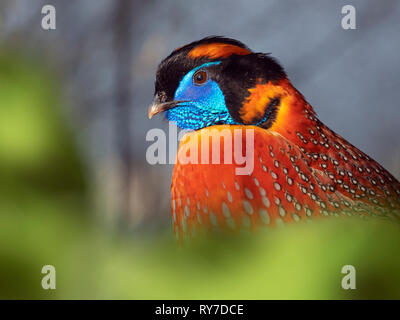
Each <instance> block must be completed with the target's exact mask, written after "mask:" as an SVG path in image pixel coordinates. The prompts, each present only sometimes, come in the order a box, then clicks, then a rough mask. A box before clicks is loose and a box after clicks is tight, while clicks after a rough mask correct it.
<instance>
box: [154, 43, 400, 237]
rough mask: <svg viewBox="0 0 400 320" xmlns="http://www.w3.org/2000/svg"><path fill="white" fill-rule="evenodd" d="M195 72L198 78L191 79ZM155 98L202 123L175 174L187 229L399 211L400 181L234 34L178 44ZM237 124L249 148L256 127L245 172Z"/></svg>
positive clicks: (181, 221) (179, 231)
mask: <svg viewBox="0 0 400 320" xmlns="http://www.w3.org/2000/svg"><path fill="white" fill-rule="evenodd" d="M181 61H183V62H181ZM191 70H193V71H191ZM197 70H200V71H201V73H195V72H196V71H197ZM191 72H192V73H193V80H192V82H193V83H192V82H190V81H188V79H186V78H187V77H189V76H191V75H192V73H191ZM196 75H197V76H196ZM182 79H183V80H182ZM216 84H217V85H218V88H219V89H215V85H216ZM202 88H205V89H202ZM233 88H234V89H233ZM213 90H214V91H213ZM215 90H217V91H215ZM218 90H220V91H221V92H222V93H223V94H224V98H223V99H220V98H218V97H220V95H218V94H216V93H215V92H219V91H218ZM232 90H236V91H232ZM182 92H184V93H185V94H184V95H183V99H182V101H178V100H179V99H178V98H179V97H180V96H179V94H181V93H182ZM212 93H213V94H214V95H212ZM199 97H200V98H199ZM188 98H189V99H188ZM191 99H193V101H195V104H190V103H194V102H187V101H190V100H191ZM196 99H197V100H196ZM204 99H206V100H204ZM207 99H208V100H207ZM209 100H211V101H212V103H211V104H204V101H206V102H208V101H209ZM155 101H156V102H155V104H154V105H153V106H152V108H151V109H150V111H149V115H150V116H152V115H153V114H155V113H158V112H162V111H166V112H169V113H168V114H167V118H168V119H169V120H171V121H177V123H178V126H181V127H187V126H188V127H189V128H190V127H191V126H192V127H193V129H194V130H195V131H192V132H190V133H188V134H187V135H186V137H185V139H183V141H181V143H180V146H179V150H178V157H177V163H176V165H175V167H174V171H173V176H172V185H171V207H172V219H173V223H174V230H175V233H176V235H177V237H178V238H179V239H182V238H184V237H185V236H189V237H190V236H193V235H195V234H197V233H198V232H203V231H204V230H213V229H215V228H218V229H224V230H229V231H232V232H237V231H240V230H242V229H251V230H257V229H258V228H259V227H260V226H276V225H282V224H286V223H290V222H301V221H305V220H308V219H315V218H320V217H329V216H337V217H339V216H360V217H380V218H399V217H400V183H399V182H398V181H397V180H396V179H395V178H394V177H393V176H392V175H391V174H390V173H389V172H388V171H386V170H385V169H384V168H383V167H382V166H381V165H380V164H378V163H377V162H376V161H374V160H373V159H371V158H370V157H369V156H367V155H366V154H364V153H363V152H361V151H360V150H359V149H357V148H356V147H354V146H353V145H351V144H350V143H349V142H347V141H346V140H345V139H343V138H342V137H340V136H339V135H338V134H336V133H335V132H333V131H332V130H331V129H329V128H328V127H327V126H325V125H324V124H323V123H322V122H321V121H320V120H319V119H318V118H317V116H316V114H315V112H314V110H313V108H312V107H311V106H310V105H309V104H308V103H307V101H306V100H305V99H304V97H303V96H302V95H301V94H300V93H299V92H298V91H297V90H296V89H295V88H294V87H293V86H292V84H291V83H290V81H289V80H288V79H287V76H286V74H285V73H284V71H283V68H281V67H280V65H279V64H278V63H277V62H276V61H275V60H274V59H271V58H269V57H268V56H266V55H263V54H257V53H252V52H251V51H250V50H249V49H248V48H247V47H246V46H244V45H243V44H241V43H240V42H238V41H236V40H232V39H226V38H206V39H203V40H200V41H198V42H194V43H191V44H189V45H186V46H184V47H182V48H179V49H177V50H176V51H174V52H173V53H172V54H171V55H170V56H169V57H167V58H166V59H165V60H164V61H163V62H162V64H161V65H160V67H159V70H158V72H157V81H156V100H155ZM193 105H194V107H193ZM172 108H175V109H172ZM185 108H186V109H185ZM171 110H173V111H174V112H171ZM227 112H228V114H227ZM210 119H211V120H210ZM199 128H200V129H199ZM211 129H212V130H214V133H212V134H211V139H209V138H210V136H209V132H210V130H211ZM238 129H240V130H241V133H240V136H239V140H238V141H236V140H235V141H234V139H233V140H232V148H233V153H234V152H235V151H236V152H238V153H240V154H243V153H244V152H245V151H246V148H245V145H246V139H247V132H248V131H249V130H252V132H253V135H254V140H253V143H254V147H253V148H252V149H251V150H250V152H247V154H246V157H247V159H252V161H253V164H254V166H253V170H252V171H251V172H250V173H249V174H247V175H238V174H237V171H236V169H238V168H240V167H243V164H242V163H238V162H237V161H236V160H235V158H234V157H232V155H229V158H228V159H227V154H226V153H224V151H225V149H224V148H225V144H224V142H225V141H226V140H227V139H231V138H232V137H234V136H235V133H234V132H235V130H238ZM222 133H223V134H222ZM213 137H214V138H216V139H214V140H213V139H212V138H213ZM204 145H207V146H208V149H210V150H213V151H214V152H215V150H217V153H218V154H217V156H218V157H217V158H220V163H218V164H217V163H213V162H212V157H213V156H215V154H214V155H213V154H210V155H207V161H206V163H205V162H204V159H203V158H202V155H201V153H202V149H203V148H202V147H204ZM188 158H191V161H189V163H188V161H186V160H187V159H188ZM183 160H185V161H183ZM193 160H195V161H193ZM227 160H228V161H227Z"/></svg>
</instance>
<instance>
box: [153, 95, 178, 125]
mask: <svg viewBox="0 0 400 320" xmlns="http://www.w3.org/2000/svg"><path fill="white" fill-rule="evenodd" d="M160 100H161V99H160V98H159V96H158V95H156V96H155V98H154V101H153V103H152V104H151V105H150V107H149V111H148V116H149V119H151V118H152V117H153V116H154V115H156V114H158V113H160V112H164V111H167V110H169V109H172V108H175V107H177V106H178V105H179V104H180V103H181V102H185V101H184V100H179V101H178V100H173V101H167V102H161V101H160Z"/></svg>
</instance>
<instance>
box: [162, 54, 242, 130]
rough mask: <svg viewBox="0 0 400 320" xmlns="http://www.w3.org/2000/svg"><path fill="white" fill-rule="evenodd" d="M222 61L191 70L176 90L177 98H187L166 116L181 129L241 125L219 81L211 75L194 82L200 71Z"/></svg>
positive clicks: (166, 113) (167, 112)
mask: <svg viewBox="0 0 400 320" xmlns="http://www.w3.org/2000/svg"><path fill="white" fill-rule="evenodd" d="M220 63H221V61H216V62H208V63H205V64H203V65H201V66H199V67H197V68H194V69H193V70H191V71H190V72H188V73H187V74H186V75H185V76H184V77H183V78H182V80H181V82H180V83H179V86H178V88H177V89H176V91H175V97H174V99H175V100H188V101H187V102H182V103H180V104H179V106H177V107H175V108H172V109H170V110H167V111H166V112H165V116H166V117H167V119H168V120H169V121H173V122H175V123H176V125H177V126H178V127H180V128H182V129H192V130H197V129H201V128H205V127H208V126H212V125H214V124H217V123H219V124H238V123H237V122H236V121H235V120H233V119H232V117H231V116H230V114H229V112H228V108H227V107H226V104H225V97H224V94H223V93H222V90H221V89H220V87H219V85H218V83H217V82H215V81H214V80H212V79H210V78H208V80H207V81H206V82H205V83H203V84H201V85H198V84H195V83H193V75H194V74H195V72H196V71H197V70H200V69H202V70H204V71H206V72H207V68H208V67H210V66H213V65H218V64H220Z"/></svg>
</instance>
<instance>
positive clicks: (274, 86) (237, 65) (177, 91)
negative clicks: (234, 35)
mask: <svg viewBox="0 0 400 320" xmlns="http://www.w3.org/2000/svg"><path fill="white" fill-rule="evenodd" d="M286 82H287V78H286V74H285V72H284V70H283V68H282V67H281V66H280V65H279V63H278V62H277V61H276V60H275V59H273V58H272V57H270V56H269V55H267V54H263V53H254V52H252V51H251V50H250V49H249V48H248V47H246V46H245V45H244V44H243V43H241V42H239V41H237V40H233V39H228V38H223V37H208V38H204V39H202V40H200V41H196V42H193V43H190V44H187V45H185V46H183V47H181V48H178V49H176V50H174V51H173V52H172V53H171V54H170V55H169V56H168V57H167V58H165V59H164V60H163V61H162V62H161V63H160V65H159V67H158V70H157V75H156V81H155V97H154V101H153V104H152V105H151V106H150V108H149V118H151V117H152V116H153V115H155V114H157V113H160V112H164V114H165V116H166V118H167V119H168V120H169V121H173V122H175V123H176V124H177V126H178V127H180V128H182V129H192V130H197V129H201V128H205V127H209V126H212V125H219V124H227V125H229V124H239V125H257V126H260V127H264V128H269V127H270V126H271V125H272V124H273V122H274V121H275V119H276V117H277V113H278V110H279V107H280V105H281V102H282V101H281V100H282V98H283V97H284V96H285V95H286V94H287V88H285V86H284V85H283V84H284V83H286Z"/></svg>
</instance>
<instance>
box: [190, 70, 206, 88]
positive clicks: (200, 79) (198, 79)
mask: <svg viewBox="0 0 400 320" xmlns="http://www.w3.org/2000/svg"><path fill="white" fill-rule="evenodd" d="M207 79H208V75H207V72H205V71H204V70H199V71H197V72H196V73H195V74H194V75H193V82H194V83H195V84H198V85H201V84H204V83H205V82H206V81H207Z"/></svg>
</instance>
